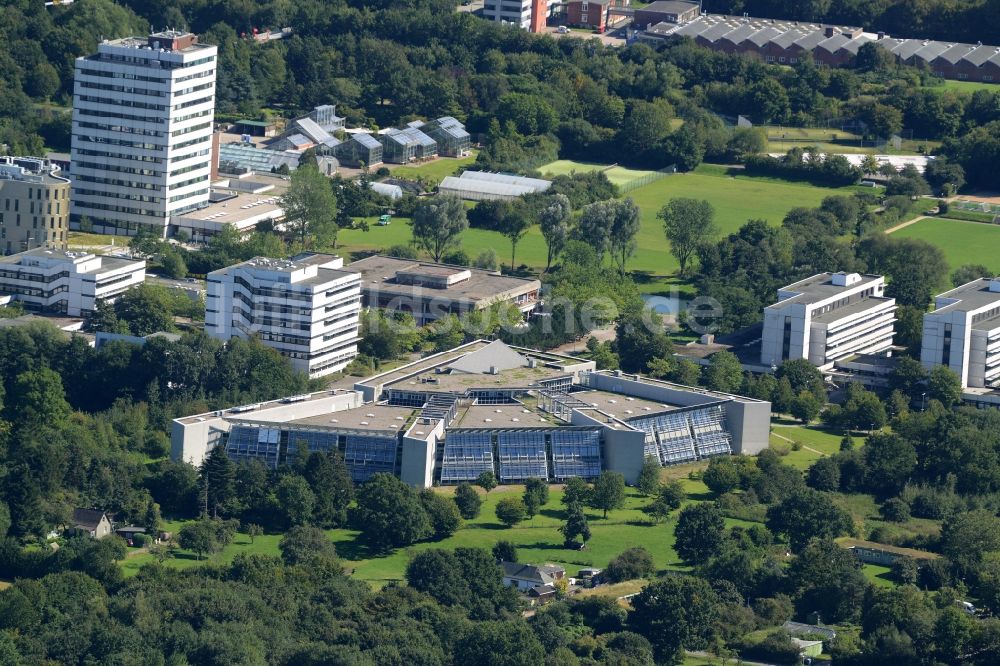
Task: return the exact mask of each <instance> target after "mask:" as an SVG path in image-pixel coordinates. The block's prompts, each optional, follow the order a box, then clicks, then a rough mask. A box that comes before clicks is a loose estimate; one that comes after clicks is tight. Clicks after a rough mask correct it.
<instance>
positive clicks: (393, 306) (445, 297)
mask: <svg viewBox="0 0 1000 666" xmlns="http://www.w3.org/2000/svg"><path fill="white" fill-rule="evenodd" d="M346 270H349V271H355V272H357V273H360V274H361V298H362V303H363V305H365V306H366V307H373V308H382V309H385V310H391V311H393V312H406V313H409V314H412V315H413V318H414V319H416V321H417V324H419V325H423V324H426V323H429V322H432V321H436V320H438V319H441V318H442V317H445V316H447V315H449V314H455V315H461V314H464V313H466V312H470V311H472V310H482V309H485V308H488V307H490V306H491V305H493V304H495V303H511V304H513V305H516V306H517V307H518V308H519V309H520V310H521V312H522V313H523V314H524V315H526V316H527V315H529V314H530V313H531V312H532V311H533V310H534V309H535V308H536V307H537V306H538V303H539V299H538V292H539V290H540V289H541V288H542V283H541V282H539V281H538V280H536V279H533V278H519V277H513V276H509V275H501V274H500V273H499V272H498V271H487V270H483V269H479V268H467V267H465V266H449V265H447V264H435V263H431V262H424V261H415V260H413V259H401V258H398V257H387V256H384V255H380V254H376V255H372V256H370V257H365V258H364V259H359V260H357V261H355V262H353V263H351V264H350V265H348V266H347V269H346Z"/></svg>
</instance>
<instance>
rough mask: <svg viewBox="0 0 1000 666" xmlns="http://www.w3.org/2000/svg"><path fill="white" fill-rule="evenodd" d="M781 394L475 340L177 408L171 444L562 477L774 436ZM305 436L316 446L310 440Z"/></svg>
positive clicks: (357, 469)
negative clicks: (323, 386) (317, 388)
mask: <svg viewBox="0 0 1000 666" xmlns="http://www.w3.org/2000/svg"><path fill="white" fill-rule="evenodd" d="M769 422H770V403H768V402H763V401H759V400H752V399H749V398H743V397H740V396H734V395H729V394H723V393H716V392H712V391H706V390H703V389H695V388H691V387H684V386H679V385H676V384H670V383H668V382H660V381H656V380H650V379H647V378H644V377H639V376H636V375H623V374H620V373H608V372H598V371H596V370H595V369H594V363H593V362H592V361H582V360H580V359H577V358H575V357H569V356H563V355H560V354H553V353H549V352H538V351H534V350H530V349H523V348H518V347H509V346H507V345H505V344H504V343H502V342H499V341H493V342H487V341H484V340H479V341H475V342H472V343H468V344H466V345H462V346H460V347H457V348H455V349H452V350H449V351H446V352H440V353H438V354H434V355H432V356H429V357H427V358H424V359H421V360H419V361H415V362H413V363H410V364H408V365H405V366H402V367H400V368H396V369H393V370H391V371H388V372H385V373H382V374H379V375H376V376H374V377H370V378H368V379H365V380H362V381H359V382H357V383H356V384H355V386H354V390H353V391H338V392H335V393H333V394H331V393H328V392H322V393H315V394H311V395H306V396H292V397H291V398H286V399H285V400H283V401H272V402H269V403H264V404H259V405H245V406H241V407H236V408H233V409H230V410H224V411H217V412H211V413H208V414H201V415H195V416H190V417H186V418H183V419H177V420H175V421H174V425H173V432H172V456H173V457H174V458H175V459H177V460H183V461H185V462H190V463H191V464H195V465H197V464H200V463H201V461H202V460H204V457H205V456H206V455H207V453H208V452H209V451H210V450H211V449H212V448H213V447H215V446H224V447H226V452H227V454H228V455H229V456H230V458H232V459H233V460H235V461H246V460H260V461H262V462H263V463H264V464H266V465H268V466H270V467H272V468H274V467H277V466H279V465H281V464H284V463H285V462H286V461H288V460H290V459H291V458H290V456H294V455H297V454H298V452H299V451H302V450H305V451H309V452H312V451H332V450H337V451H339V452H340V453H341V454H342V455H343V457H344V461H345V464H346V465H347V468H348V471H349V472H350V474H351V476H352V478H353V479H354V481H355V482H357V483H363V482H365V481H366V480H368V479H369V478H371V475H372V474H375V473H377V472H386V473H391V474H395V475H397V476H398V477H399V478H401V479H402V480H403V481H405V482H406V483H408V484H410V485H413V486H417V487H428V486H431V485H434V484H438V483H440V484H451V483H458V482H460V481H472V480H475V478H476V477H478V476H479V474H480V473H482V472H484V471H492V472H493V473H494V474H496V476H497V477H498V479H499V480H500V482H501V483H520V482H523V481H524V480H526V479H528V478H542V479H546V480H549V481H554V482H562V481H564V480H566V479H567V478H571V477H573V476H579V477H583V478H595V477H597V476H599V475H600V473H601V471H602V470H612V471H616V472H620V473H621V474H622V475H623V476H624V477H625V480H626V481H627V482H628V483H635V482H636V480H637V479H638V476H639V472H640V470H641V469H642V465H643V463H644V462H645V460H646V459H647V457H653V458H654V459H656V460H658V461H659V462H660V463H661V464H663V465H670V464H674V463H678V462H686V461H690V460H698V459H703V458H707V457H711V456H715V455H726V454H729V453H734V452H735V453H746V454H753V453H758V452H759V451H761V450H763V449H764V448H766V447H767V444H768V432H769ZM302 447H305V449H303V448H302Z"/></svg>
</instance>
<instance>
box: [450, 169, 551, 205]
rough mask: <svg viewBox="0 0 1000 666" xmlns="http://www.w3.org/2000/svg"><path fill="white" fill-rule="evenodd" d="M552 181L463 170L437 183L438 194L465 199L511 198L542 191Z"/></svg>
mask: <svg viewBox="0 0 1000 666" xmlns="http://www.w3.org/2000/svg"><path fill="white" fill-rule="evenodd" d="M551 186H552V181H549V180H543V179H541V178H529V177H527V176H513V175H511V174H506V173H489V172H486V171H464V172H462V175H461V176H447V177H445V178H444V179H443V180H442V181H441V184H440V185H438V192H439V193H440V194H447V195H450V196H456V197H459V198H460V199H465V200H467V201H486V200H497V199H503V200H507V201H509V200H512V199H516V198H518V197H520V196H524V195H525V194H534V193H537V192H544V191H546V190H547V189H549V187H551Z"/></svg>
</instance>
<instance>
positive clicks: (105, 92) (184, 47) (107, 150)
mask: <svg viewBox="0 0 1000 666" xmlns="http://www.w3.org/2000/svg"><path fill="white" fill-rule="evenodd" d="M217 51H218V49H217V48H216V47H215V46H210V45H207V44H199V43H198V38H197V37H196V36H195V35H192V34H190V33H186V32H180V31H176V30H169V31H164V32H157V33H153V34H152V35H150V36H149V37H129V38H126V39H116V40H113V41H105V42H103V43H101V44H100V45H98V47H97V53H96V54H94V55H90V56H86V57H82V58H77V60H76V74H75V79H74V83H73V144H72V153H71V167H70V170H71V177H72V181H73V195H72V207H71V211H70V212H71V217H70V223H71V225H72V226H73V227H74V228H79V226H80V222H81V220H83V219H84V218H86V219H87V220H89V222H90V223H91V224H92V225H93V229H94V231H97V232H100V233H107V234H119V235H128V236H132V235H135V233H136V232H137V231H138V230H139V229H141V228H150V229H152V230H153V231H155V232H156V233H157V234H159V235H160V236H167V235H170V234H172V232H173V231H174V230H173V229H172V228H171V218H172V217H174V216H179V215H182V214H184V213H188V212H190V211H192V210H195V209H198V208H201V207H204V206H206V205H207V204H208V195H209V192H208V190H209V182H210V175H211V170H212V168H211V161H212V159H211V152H212V119H213V115H214V113H215V67H216V55H217Z"/></svg>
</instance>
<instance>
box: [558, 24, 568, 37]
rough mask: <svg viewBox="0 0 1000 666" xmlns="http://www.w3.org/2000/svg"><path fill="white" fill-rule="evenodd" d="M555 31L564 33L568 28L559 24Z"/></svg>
mask: <svg viewBox="0 0 1000 666" xmlns="http://www.w3.org/2000/svg"><path fill="white" fill-rule="evenodd" d="M556 32H558V33H559V34H560V35H565V34H566V33H567V32H569V28H567V27H566V26H564V25H561V26H559V27H558V28H557V29H556Z"/></svg>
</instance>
